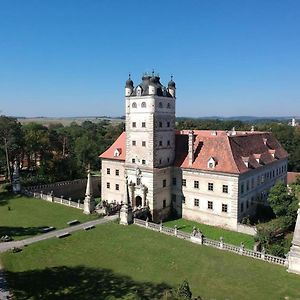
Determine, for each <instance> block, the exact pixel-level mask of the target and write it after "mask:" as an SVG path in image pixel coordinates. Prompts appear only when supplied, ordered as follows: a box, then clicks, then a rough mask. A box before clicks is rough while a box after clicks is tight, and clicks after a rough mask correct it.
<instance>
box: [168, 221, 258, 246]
mask: <svg viewBox="0 0 300 300" xmlns="http://www.w3.org/2000/svg"><path fill="white" fill-rule="evenodd" d="M164 225H165V226H167V227H172V228H174V226H175V225H177V228H178V229H179V230H182V231H185V232H189V233H191V232H192V230H193V227H194V226H195V227H197V228H199V229H200V230H201V231H202V233H203V234H204V236H206V237H208V238H209V239H213V240H218V241H219V240H220V237H221V236H222V237H223V238H224V242H225V243H228V244H232V245H236V246H240V244H241V243H242V242H243V243H244V245H245V247H246V248H248V249H253V246H254V237H253V236H251V235H248V234H244V233H239V232H235V231H230V230H226V229H223V228H220V227H215V226H210V225H205V224H201V223H197V222H194V221H189V220H185V219H177V220H172V221H167V222H165V223H164Z"/></svg>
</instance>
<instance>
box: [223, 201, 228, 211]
mask: <svg viewBox="0 0 300 300" xmlns="http://www.w3.org/2000/svg"><path fill="white" fill-rule="evenodd" d="M222 212H226V213H227V212H228V205H227V204H223V203H222Z"/></svg>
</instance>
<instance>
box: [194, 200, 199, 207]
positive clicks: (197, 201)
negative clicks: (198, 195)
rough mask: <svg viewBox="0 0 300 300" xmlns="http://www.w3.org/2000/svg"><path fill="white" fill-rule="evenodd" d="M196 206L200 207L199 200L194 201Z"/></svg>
mask: <svg viewBox="0 0 300 300" xmlns="http://www.w3.org/2000/svg"><path fill="white" fill-rule="evenodd" d="M194 206H198V207H199V199H194Z"/></svg>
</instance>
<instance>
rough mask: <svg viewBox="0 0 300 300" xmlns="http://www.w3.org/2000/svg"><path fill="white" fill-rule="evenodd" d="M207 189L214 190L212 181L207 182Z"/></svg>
mask: <svg viewBox="0 0 300 300" xmlns="http://www.w3.org/2000/svg"><path fill="white" fill-rule="evenodd" d="M208 190H209V191H213V190H214V184H213V183H212V182H209V183H208Z"/></svg>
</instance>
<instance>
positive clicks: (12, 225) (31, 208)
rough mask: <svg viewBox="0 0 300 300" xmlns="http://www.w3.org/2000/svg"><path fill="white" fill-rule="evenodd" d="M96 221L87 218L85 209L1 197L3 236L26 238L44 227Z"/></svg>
mask: <svg viewBox="0 0 300 300" xmlns="http://www.w3.org/2000/svg"><path fill="white" fill-rule="evenodd" d="M9 208H10V210H9ZM93 218H95V217H92V216H87V215H84V214H83V212H82V210H79V209H76V208H71V207H67V206H64V205H61V204H56V203H50V202H47V201H44V200H40V199H33V198H29V197H23V196H14V195H11V194H5V193H2V194H0V236H3V235H9V236H12V237H13V238H14V239H16V240H17V239H24V238H27V237H30V236H32V235H36V234H39V233H40V232H41V228H42V227H45V226H53V227H55V228H57V229H59V228H64V227H68V225H67V222H68V221H71V220H74V219H77V220H79V221H80V222H85V221H88V220H91V219H93Z"/></svg>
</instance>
